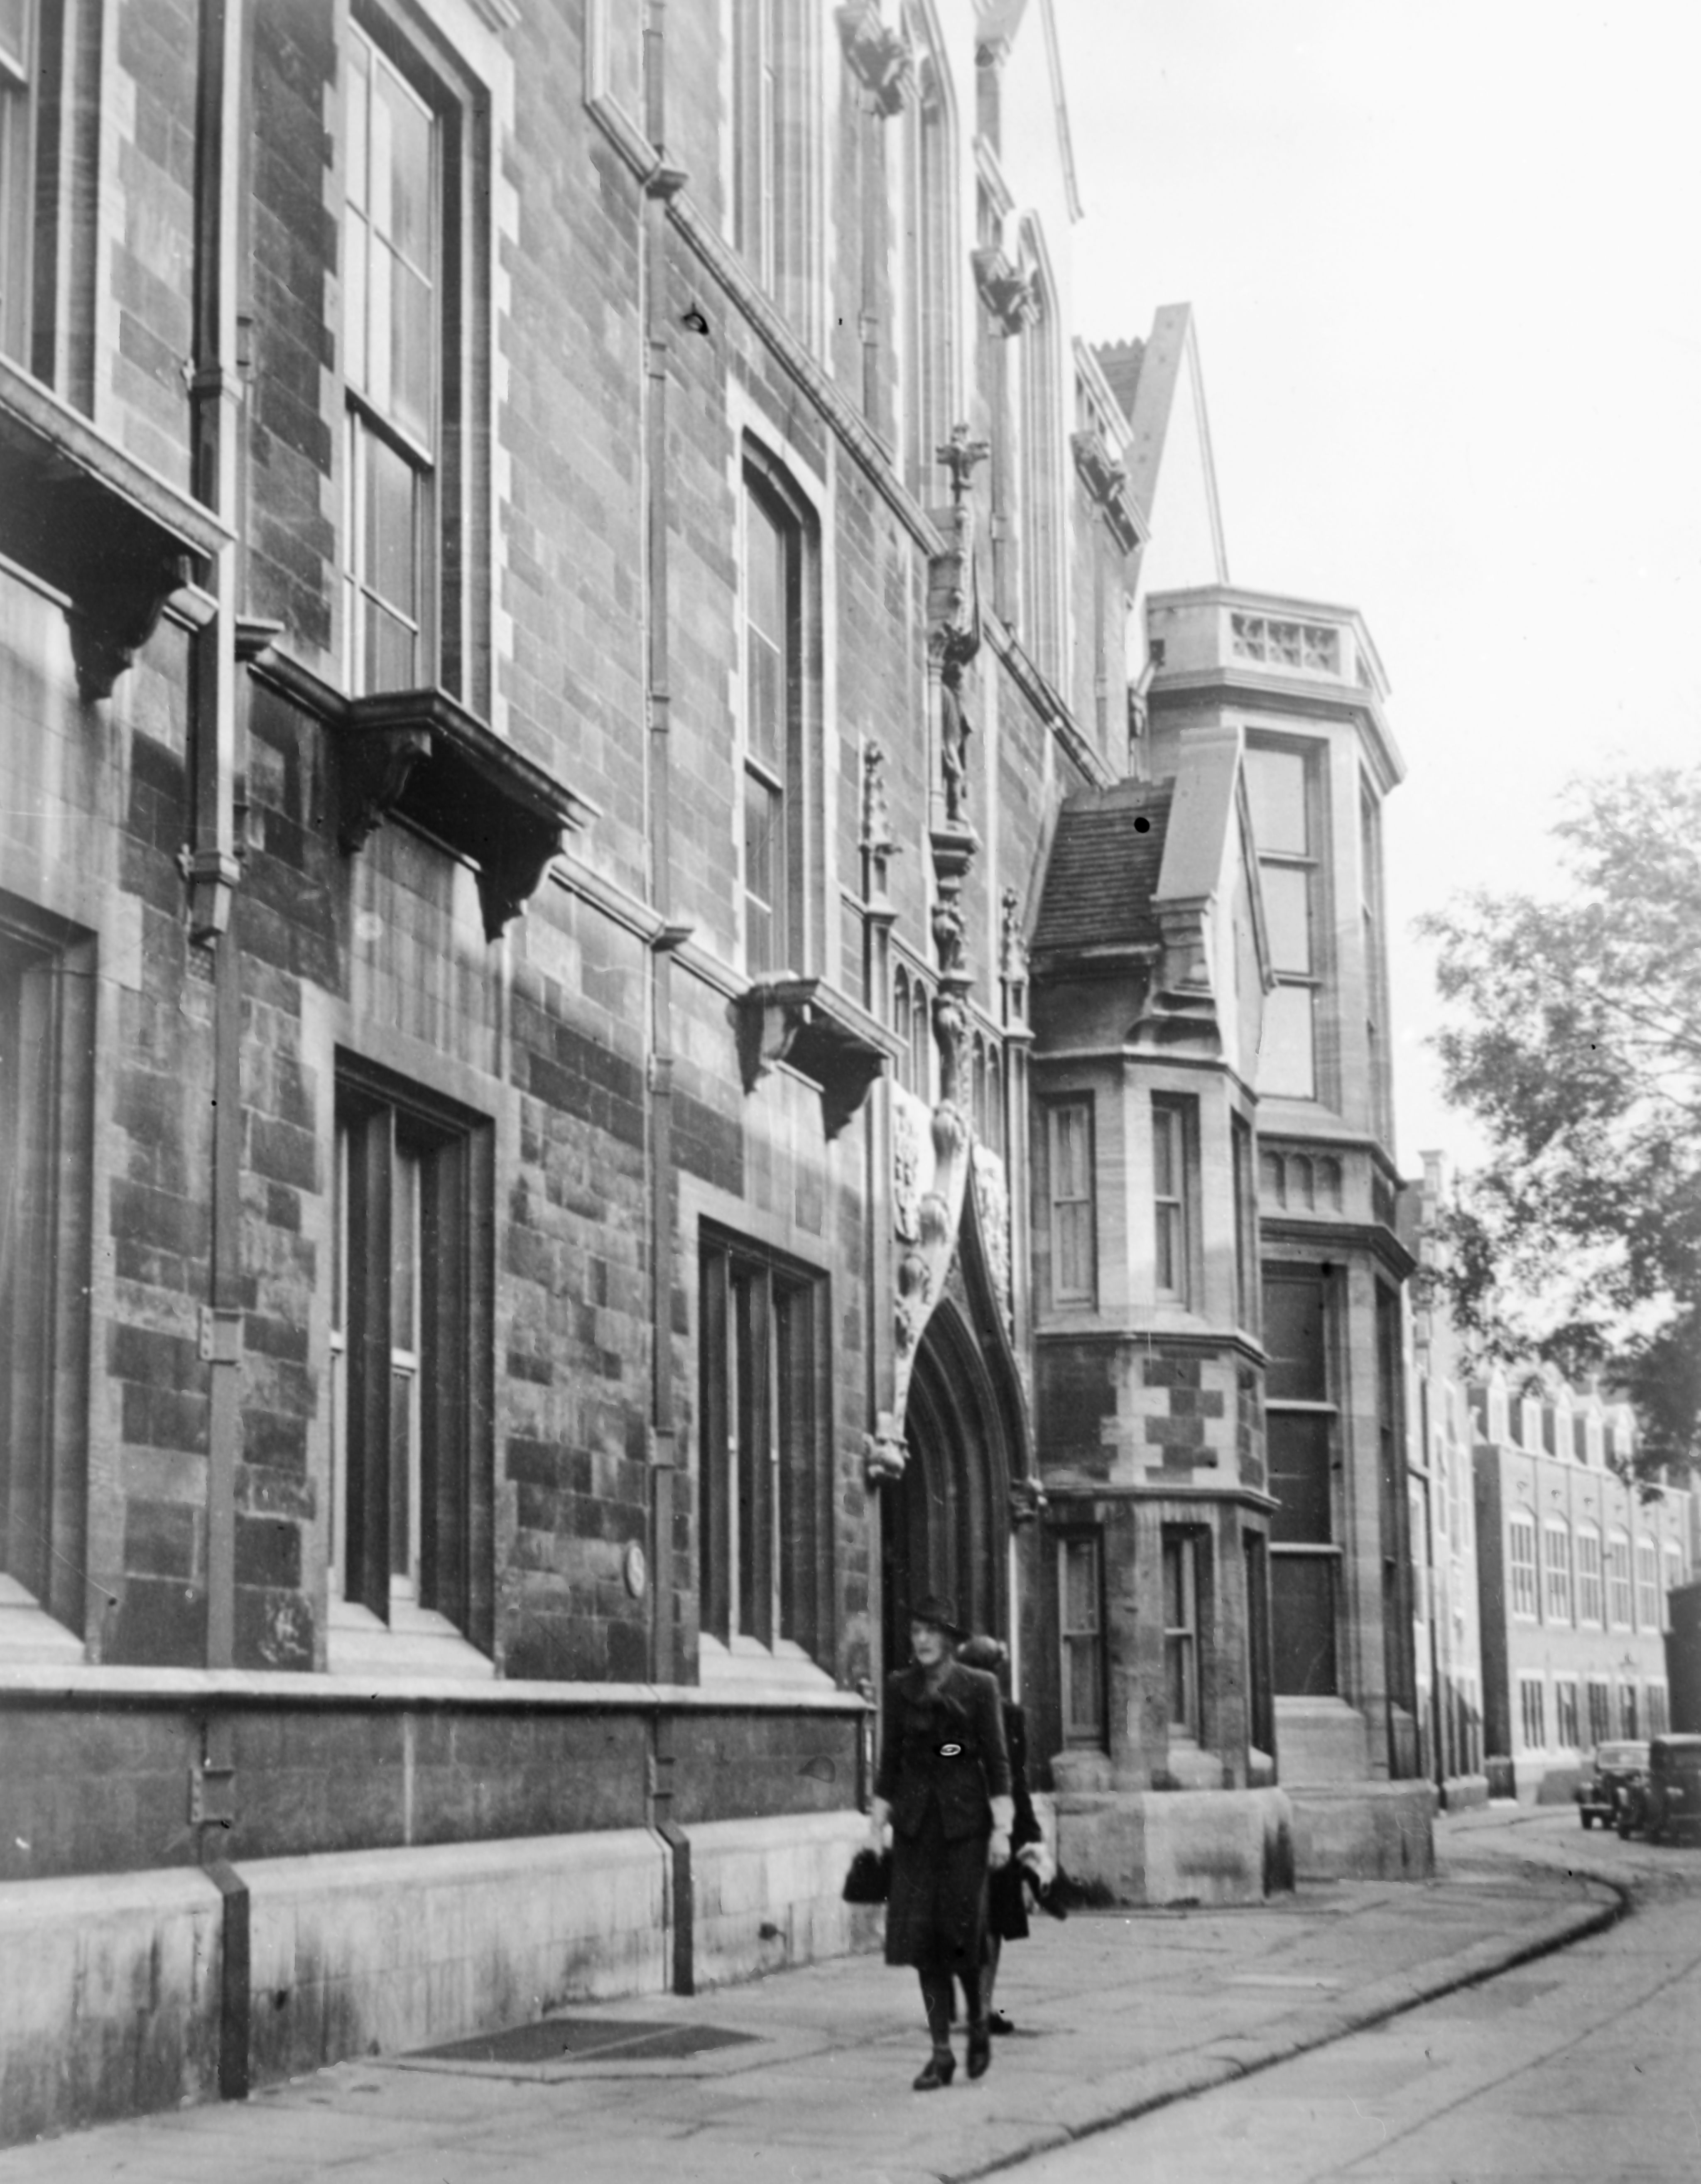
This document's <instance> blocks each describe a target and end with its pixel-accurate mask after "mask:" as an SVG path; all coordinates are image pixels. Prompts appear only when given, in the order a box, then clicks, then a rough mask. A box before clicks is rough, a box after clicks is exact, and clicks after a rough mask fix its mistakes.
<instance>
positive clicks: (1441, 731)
mask: <svg viewBox="0 0 1701 2184" xmlns="http://www.w3.org/2000/svg"><path fill="white" fill-rule="evenodd" d="M1056 7H1057V23H1058V31H1059V42H1060V45H1061V47H1062V60H1063V70H1064V76H1065V82H1066V86H1067V91H1068V107H1069V114H1070V120H1071V127H1072V131H1073V136H1074V150H1075V159H1076V166H1077V171H1078V175H1079V182H1080V188H1081V194H1082V197H1083V198H1084V199H1085V204H1086V214H1085V219H1084V220H1083V221H1082V222H1081V224H1080V225H1079V226H1078V227H1077V228H1076V230H1075V231H1074V236H1073V237H1072V257H1073V261H1074V309H1075V315H1076V318H1077V320H1078V323H1079V328H1080V331H1082V332H1083V333H1085V335H1086V336H1087V337H1088V338H1089V339H1091V340H1095V341H1096V340H1104V339H1111V338H1117V337H1127V336H1129V335H1132V334H1142V333H1144V332H1145V331H1146V330H1147V329H1148V328H1149V326H1150V324H1151V320H1152V314H1153V312H1154V311H1155V310H1156V309H1157V308H1158V307H1159V306H1160V305H1162V304H1173V303H1183V302H1185V303H1191V304H1192V306H1193V308H1194V315H1195V323H1196V331H1197V336H1198V341H1199V346H1200V355H1201V361H1202V369H1203V374H1204V382H1205V392H1206V401H1207V409H1208V411H1209V416H1210V426H1211V435H1212V440H1213V447H1214V451H1215V456H1216V466H1217V476H1218V484H1219V492H1220V495H1221V499H1222V504H1223V515H1224V532H1225V536H1226V539H1227V545H1228V556H1229V568H1230V577H1231V579H1232V581H1234V582H1236V583H1241V584H1246V585H1248V586H1252V587H1265V588H1270V589H1273V590H1279V591H1283V592H1289V593H1299V594H1301V595H1303V596H1308V597H1312V598H1315V599H1319V600H1323V601H1326V602H1330V603H1333V604H1345V605H1351V606H1356V607H1358V609H1359V610H1360V611H1361V612H1362V613H1363V614H1364V617H1365V620H1366V621H1367V623H1368V624H1369V629H1370V632H1371V635H1372V637H1373V638H1374V639H1375V643H1376V646H1377V649H1378V650H1379V651H1380V655H1381V657H1382V661H1383V664H1384V666H1385V667H1386V671H1387V673H1388V676H1389V678H1390V681H1391V685H1392V694H1391V699H1390V705H1389V716H1390V720H1391V725H1392V727H1393V732H1394V735H1395V738H1396V740H1397V743H1398V744H1399V745H1400V747H1401V749H1402V750H1403V753H1404V755H1405V759H1406V762H1407V766H1408V776H1407V779H1406V781H1405V783H1404V784H1403V786H1402V787H1401V788H1400V789H1399V790H1398V791H1397V794H1395V796H1394V797H1393V798H1392V799H1391V802H1390V804H1389V806H1388V811H1387V819H1386V828H1387V833H1386V839H1387V853H1386V861H1387V866H1388V886H1389V896H1390V900H1389V929H1390V933H1391V944H1392V959H1393V960H1392V971H1393V983H1394V1002H1395V1007H1396V1011H1397V1050H1396V1104H1397V1117H1398V1139H1399V1151H1400V1156H1401V1162H1402V1167H1403V1172H1404V1173H1407V1174H1412V1173H1415V1172H1416V1171H1417V1166H1418V1156H1419V1152H1420V1151H1426V1150H1429V1149H1431V1147H1436V1148H1439V1149H1441V1150H1442V1151H1445V1152H1447V1153H1448V1154H1449V1156H1451V1157H1452V1158H1453V1161H1454V1162H1456V1163H1463V1164H1465V1165H1469V1164H1470V1162H1472V1161H1474V1160H1475V1159H1477V1158H1479V1157H1480V1156H1481V1151H1482V1148H1481V1140H1480V1139H1478V1138H1477V1137H1476V1135H1475V1132H1474V1131H1473V1129H1472V1128H1471V1126H1470V1123H1469V1120H1468V1118H1466V1117H1463V1116H1461V1115H1459V1114H1457V1113H1455V1112H1453V1111H1451V1110H1449V1109H1448V1108H1447V1106H1445V1104H1444V1103H1443V1101H1442V1098H1441V1095H1440V1090H1439V1084H1438V1073H1437V1069H1436V1063H1435V1061H1434V1058H1433V1056H1432V1054H1431V1050H1430V1048H1429V1046H1428V1045H1427V1040H1428V1039H1429V1037H1430V1035H1431V1034H1432V1033H1433V1031H1434V1029H1435V1028H1436V1025H1437V1023H1438V1022H1440V1021H1441V1014H1440V1010H1439V1005H1438V1003H1437V1001H1436V996H1435V993H1434V988H1433V983H1432V978H1431V962H1432V960H1433V950H1432V948H1431V945H1430V944H1428V943H1427V942H1424V941H1420V940H1419V939H1417V938H1415V937H1414V935H1413V933H1412V924H1413V921H1414V919H1415V918H1416V917H1418V916H1419V913H1420V912H1422V911H1426V910H1431V909H1435V908H1438V907H1440V906H1441V905H1443V904H1444V903H1446V902H1447V900H1448V899H1449V898H1450V897H1452V896H1453V895H1455V894H1458V892H1459V891H1460V890H1462V889H1467V888H1474V887H1485V888H1489V889H1495V890H1507V889H1520V890H1530V891H1535V892H1541V891H1543V890H1544V889H1553V887H1554V886H1556V885H1557V884H1559V883H1560V881H1559V875H1558V874H1557V872H1556V869H1555V862H1554V857H1553V844H1552V843H1551V841H1550V840H1549V838H1548V827H1550V825H1551V823H1552V822H1553V818H1554V817H1555V816H1556V815H1557V811H1558V803H1557V799H1558V795H1559V791H1560V789H1561V788H1562V787H1563V786H1564V783H1566V782H1567V781H1568V780H1569V779H1570V778H1571V777H1575V776H1578V775H1587V774H1589V773H1592V772H1600V771H1603V770H1607V769H1610V768H1612V767H1614V766H1625V765H1631V766H1651V765H1657V764H1668V763H1674V762H1676V763H1684V762H1687V761H1688V760H1691V759H1701V749H1698V743H1697V733H1696V731H1697V725H1698V721H1701V398H1698V397H1701V248H1698V243H1701V236H1698V220H1697V212H1698V209H1701V179H1698V177H1701V158H1698V153H1697V133H1698V132H1697V120H1696V109H1697V99H1698V86H1701V7H1698V6H1696V5H1694V4H1693V0H1614V4H1613V5H1612V6H1611V7H1610V8H1609V7H1606V6H1592V7H1586V6H1582V5H1581V4H1577V0H1548V4H1545V5H1541V6H1537V5H1534V4H1531V0H1473V4H1464V3H1463V0H1422V4H1421V5H1420V4H1418V0H1279V4H1277V0H1056Z"/></svg>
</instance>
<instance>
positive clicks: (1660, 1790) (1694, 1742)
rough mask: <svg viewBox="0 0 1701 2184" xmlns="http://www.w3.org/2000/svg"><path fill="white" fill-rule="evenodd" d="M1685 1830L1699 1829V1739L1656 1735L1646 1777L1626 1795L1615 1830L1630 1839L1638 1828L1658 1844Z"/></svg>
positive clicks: (1649, 1756) (1651, 1740)
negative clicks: (1663, 1839)
mask: <svg viewBox="0 0 1701 2184" xmlns="http://www.w3.org/2000/svg"><path fill="white" fill-rule="evenodd" d="M1685 1827H1688V1828H1701V1736H1656V1737H1654V1738H1652V1739H1650V1741H1649V1743H1648V1772H1647V1774H1646V1775H1644V1776H1643V1777H1642V1780H1641V1781H1640V1782H1637V1784H1635V1785H1634V1786H1632V1787H1631V1789H1629V1790H1628V1791H1626V1794H1625V1797H1624V1802H1623V1804H1622V1806H1621V1808H1620V1813H1619V1817H1618V1831H1619V1834H1620V1836H1629V1835H1633V1834H1634V1833H1635V1832H1636V1830H1637V1829H1638V1828H1640V1829H1641V1830H1642V1832H1643V1834H1644V1835H1646V1836H1647V1837H1648V1841H1650V1842H1658V1841H1660V1839H1661V1837H1662V1836H1665V1837H1670V1836H1675V1835H1676V1833H1677V1831H1678V1830H1679V1829H1680V1828H1685Z"/></svg>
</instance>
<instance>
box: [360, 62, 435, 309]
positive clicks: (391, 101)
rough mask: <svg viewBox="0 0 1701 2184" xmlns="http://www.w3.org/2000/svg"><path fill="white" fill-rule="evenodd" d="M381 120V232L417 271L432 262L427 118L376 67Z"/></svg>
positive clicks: (401, 87) (377, 124)
mask: <svg viewBox="0 0 1701 2184" xmlns="http://www.w3.org/2000/svg"><path fill="white" fill-rule="evenodd" d="M374 90H375V92H376V102H377V105H378V107H379V108H380V109H382V120H377V119H376V116H375V129H374V134H375V136H377V137H378V138H379V139H380V141H381V142H382V143H383V144H384V146H385V148H386V149H387V150H388V155H389V156H388V173H387V175H385V176H383V177H382V179H381V178H380V177H378V176H376V175H375V176H374V178H373V180H374V187H375V191H376V190H382V192H383V198H384V203H385V206H386V209H387V211H388V220H385V221H383V222H382V230H383V232H384V233H385V234H386V235H387V236H388V238H389V240H390V241H391V242H393V244H394V245H395V247H396V248H397V249H398V250H399V251H400V252H401V253H402V254H403V256H404V257H405V258H408V259H410V260H411V261H412V263H413V264H414V265H415V266H417V267H418V268H419V269H420V270H421V272H426V271H428V270H429V269H430V265H431V117H430V115H429V114H427V112H426V111H425V109H423V107H421V104H420V103H419V101H418V100H417V99H416V98H415V97H413V95H412V93H411V92H409V91H408V90H407V89H406V87H405V86H404V85H403V84H402V83H401V82H400V81H399V79H398V78H397V77H396V76H395V75H393V74H392V73H391V71H390V70H388V68H385V67H383V66H382V64H381V66H380V68H379V71H378V75H377V80H376V84H375V86H374Z"/></svg>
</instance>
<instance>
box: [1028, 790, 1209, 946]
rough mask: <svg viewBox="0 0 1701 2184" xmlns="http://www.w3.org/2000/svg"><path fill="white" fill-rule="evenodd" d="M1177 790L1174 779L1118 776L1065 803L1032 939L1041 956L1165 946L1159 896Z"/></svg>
mask: <svg viewBox="0 0 1701 2184" xmlns="http://www.w3.org/2000/svg"><path fill="white" fill-rule="evenodd" d="M1174 788H1175V784H1174V782H1172V781H1158V782H1152V781H1119V782H1118V783H1117V784H1116V785H1115V787H1114V788H1106V789H1091V788H1088V789H1080V790H1078V791H1077V792H1076V793H1075V794H1074V795H1072V796H1069V797H1068V798H1066V799H1064V802H1063V805H1062V810H1061V811H1059V812H1058V814H1057V831H1056V833H1054V835H1053V836H1052V838H1051V855H1050V856H1049V857H1048V859H1047V860H1046V882H1045V886H1044V889H1042V891H1041V894H1040V914H1039V917H1038V918H1037V919H1036V920H1035V926H1034V933H1033V938H1032V939H1031V940H1030V942H1029V949H1030V951H1031V953H1032V954H1033V955H1034V956H1044V955H1047V954H1049V955H1052V956H1058V955H1078V954H1081V953H1085V952H1089V951H1090V952H1091V953H1094V954H1102V953H1104V952H1105V951H1107V950H1128V949H1146V948H1156V947H1157V946H1158V945H1159V944H1160V942H1161V940H1162V937H1163V936H1162V934H1161V933H1160V931H1159V929H1158V922H1157V913H1156V911H1154V909H1153V907H1152V897H1153V895H1154V894H1155V893H1156V891H1157V877H1158V873H1159V872H1160V870H1161V869H1162V867H1163V845H1164V841H1165V838H1166V837H1167V835H1168V827H1169V812H1170V807H1171V805H1172V803H1173V801H1174Z"/></svg>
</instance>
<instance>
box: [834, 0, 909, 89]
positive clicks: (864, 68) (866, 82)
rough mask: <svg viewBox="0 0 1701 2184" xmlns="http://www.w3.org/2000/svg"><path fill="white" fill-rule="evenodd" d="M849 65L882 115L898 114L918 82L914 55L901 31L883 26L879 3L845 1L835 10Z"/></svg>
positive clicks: (891, 26) (871, 0)
mask: <svg viewBox="0 0 1701 2184" xmlns="http://www.w3.org/2000/svg"><path fill="white" fill-rule="evenodd" d="M834 21H835V22H836V23H837V24H838V25H839V44H840V45H841V46H842V47H843V48H844V51H845V64H846V66H847V67H848V68H849V69H850V73H851V75H854V76H855V77H856V81H858V83H860V84H861V85H862V88H863V89H864V90H865V91H866V92H867V93H868V95H869V97H870V98H871V99H872V100H873V106H874V111H875V112H876V113H877V114H880V115H881V116H883V117H884V116H885V115H887V114H898V113H901V111H902V110H903V107H904V104H905V102H906V100H907V98H908V97H909V95H910V92H911V90H912V86H913V85H914V81H915V56H914V54H913V53H912V52H911V50H910V42H909V40H908V38H907V37H906V36H905V35H904V32H903V31H902V29H901V28H900V27H898V26H896V25H889V24H886V23H883V22H882V21H881V20H880V7H879V0H844V4H843V5H842V6H840V7H839V8H835V9H834Z"/></svg>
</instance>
